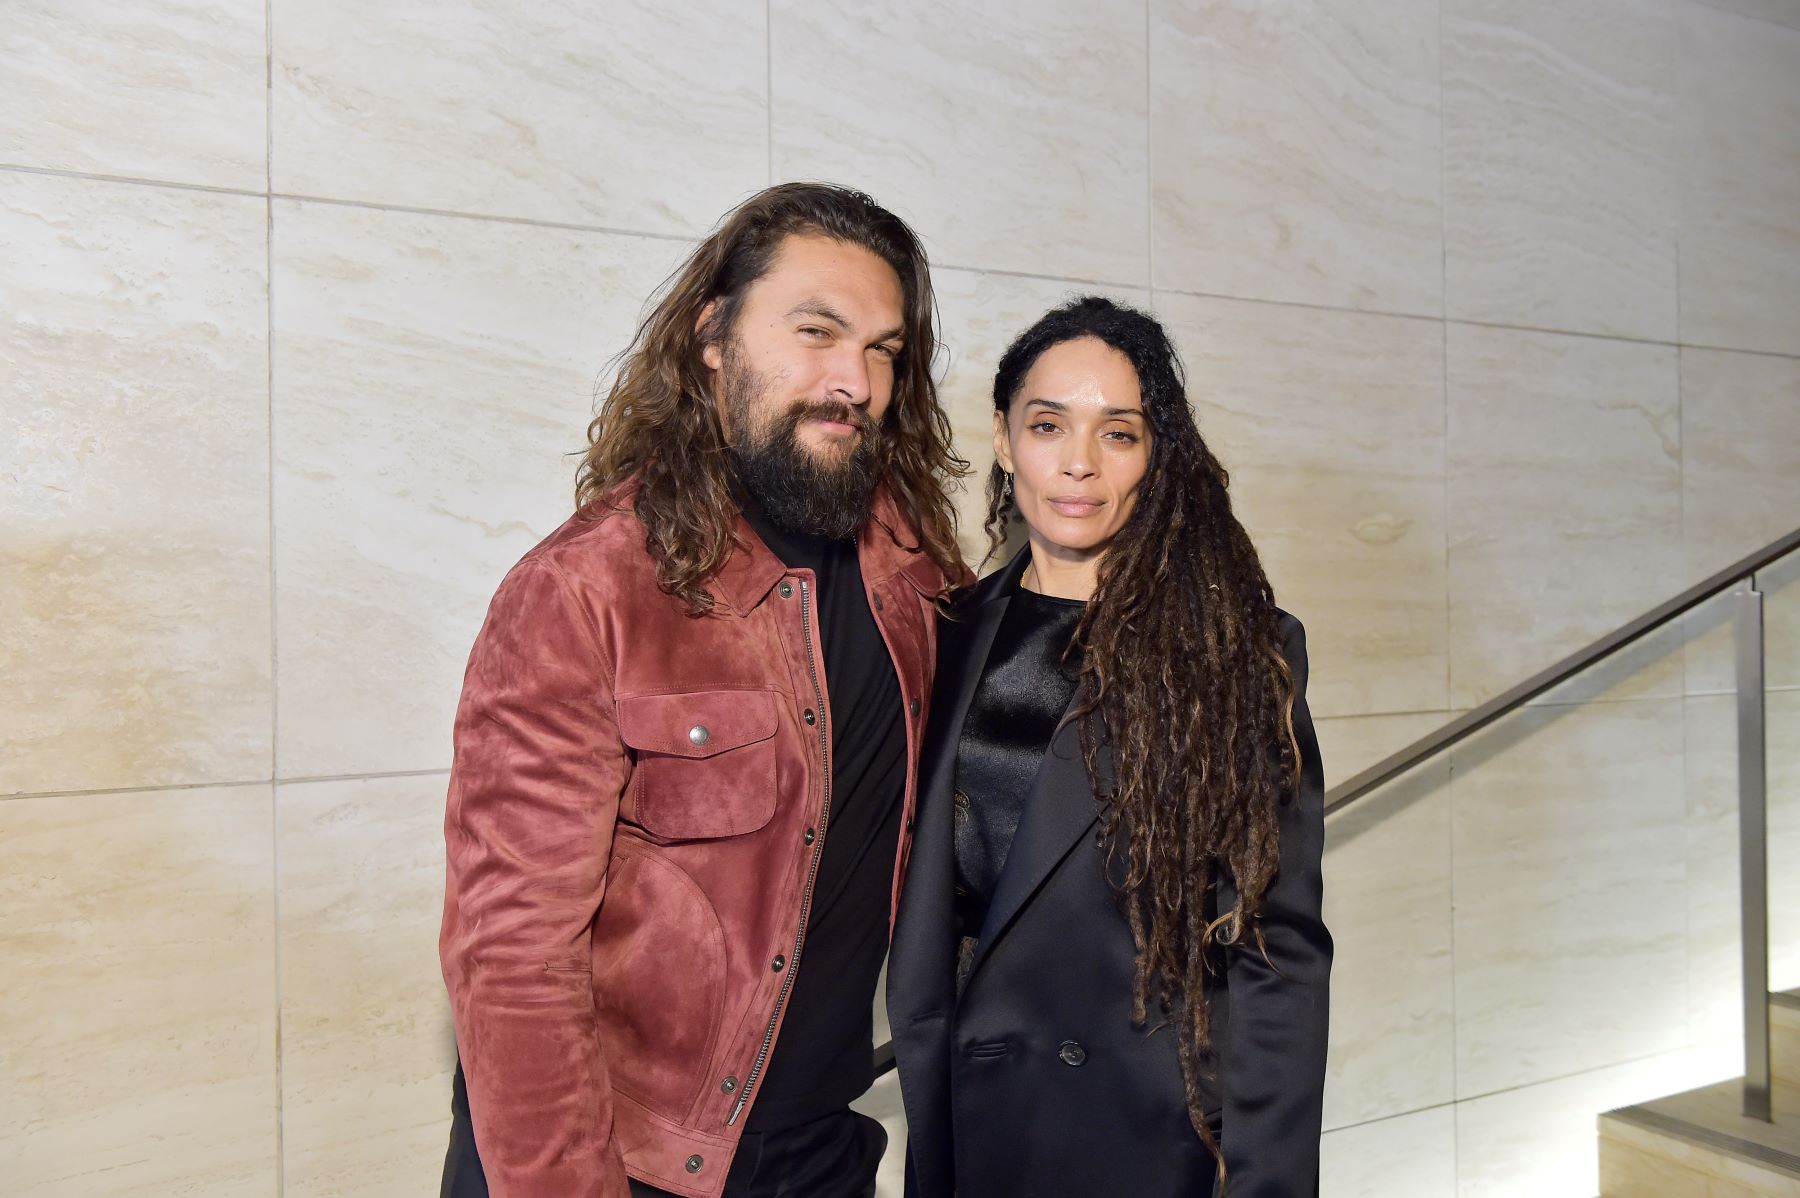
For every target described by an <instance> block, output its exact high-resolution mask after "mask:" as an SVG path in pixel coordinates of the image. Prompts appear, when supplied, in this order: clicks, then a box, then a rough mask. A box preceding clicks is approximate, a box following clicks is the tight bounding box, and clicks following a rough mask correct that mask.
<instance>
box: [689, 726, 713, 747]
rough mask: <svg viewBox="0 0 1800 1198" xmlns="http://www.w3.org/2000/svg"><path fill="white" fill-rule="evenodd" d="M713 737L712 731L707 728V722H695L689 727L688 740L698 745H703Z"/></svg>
mask: <svg viewBox="0 0 1800 1198" xmlns="http://www.w3.org/2000/svg"><path fill="white" fill-rule="evenodd" d="M711 739H712V733H710V732H708V731H707V730H706V725H705V724H695V725H694V726H693V727H692V728H689V729H688V740H690V741H692V742H693V743H694V744H696V745H703V744H705V743H706V742H707V741H709V740H711Z"/></svg>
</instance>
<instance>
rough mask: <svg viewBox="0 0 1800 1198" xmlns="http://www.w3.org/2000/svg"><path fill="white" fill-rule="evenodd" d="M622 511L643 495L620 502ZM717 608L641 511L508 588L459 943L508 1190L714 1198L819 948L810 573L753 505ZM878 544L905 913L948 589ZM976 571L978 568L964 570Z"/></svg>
mask: <svg viewBox="0 0 1800 1198" xmlns="http://www.w3.org/2000/svg"><path fill="white" fill-rule="evenodd" d="M623 501H624V500H622V502H623ZM738 535H739V538H740V540H741V541H742V543H743V546H744V547H742V548H740V549H738V550H737V551H736V552H734V553H733V554H732V556H731V558H730V559H729V560H728V561H727V563H726V565H725V567H724V569H723V570H721V572H720V573H719V575H718V577H717V578H716V579H715V580H714V582H713V584H712V586H711V591H712V594H713V595H714V597H715V599H716V600H717V605H716V607H715V609H714V610H713V612H712V613H710V614H708V615H706V616H703V617H699V618H695V617H692V616H689V615H688V614H687V609H686V607H685V606H684V605H683V604H682V603H681V602H680V601H679V600H678V599H676V598H674V597H673V596H670V595H668V594H666V593H664V592H663V591H662V590H661V589H660V588H659V587H658V586H657V583H656V572H655V565H654V563H653V562H652V560H651V558H650V556H649V555H648V553H647V552H646V551H645V548H644V528H643V525H642V524H641V523H640V522H639V521H638V520H637V518H636V517H635V516H634V515H632V514H631V513H630V511H629V509H628V507H627V510H626V511H624V512H615V513H611V514H608V515H606V516H605V517H604V518H603V519H599V520H584V519H582V518H580V517H576V518H572V519H570V520H569V521H568V522H567V523H566V524H564V525H563V526H562V527H561V528H559V529H558V530H557V531H556V532H554V533H552V534H551V535H550V536H549V537H548V538H546V539H545V540H544V541H543V543H542V544H540V545H538V546H537V547H536V548H535V549H533V550H532V551H531V552H530V553H528V554H526V555H525V557H524V559H523V560H521V561H520V562H519V564H518V565H517V566H515V567H514V568H513V569H512V571H511V572H510V573H509V574H508V575H507V577H506V579H505V581H504V582H502V583H501V585H500V589H499V591H498V592H497V593H496V594H495V596H494V600H493V603H492V605H491V607H490V608H489V610H488V615H487V620H486V623H485V624H484V625H483V626H482V629H481V633H480V635H479V637H478V638H477V639H476V642H475V647H474V650H473V652H472V653H471V655H470V659H469V667H468V673H467V675H466V677H465V679H464V683H463V693H462V702H461V705H460V707H459V708H458V711H457V716H456V752H455V762H454V769H453V771H452V774H451V779H450V794H449V804H448V811H447V814H446V817H445V826H444V834H445V840H446V842H447V850H448V858H449V871H448V880H447V886H446V890H445V895H444V924H443V932H442V936H441V938H440V942H439V950H440V954H441V956H442V961H443V967H444V980H445V982H446V983H447V984H448V986H449V990H450V999H451V1006H452V1010H453V1013H454V1016H455V1021H456V1040H457V1046H458V1048H459V1050H460V1052H461V1054H462V1060H463V1064H464V1068H465V1071H466V1073H467V1075H468V1086H469V1102H470V1108H471V1114H472V1116H473V1119H474V1125H475V1133H476V1139H477V1143H478V1145H479V1148H480V1152H481V1159H482V1163H483V1165H484V1167H485V1169H486V1174H487V1181H488V1185H489V1187H490V1191H491V1193H492V1194H493V1196H494V1198H627V1194H628V1189H627V1185H626V1175H627V1174H628V1173H629V1174H630V1175H631V1176H634V1177H637V1178H640V1179H642V1180H644V1181H647V1182H649V1183H651V1184H652V1185H656V1186H660V1187H661V1188H663V1189H666V1190H670V1191H673V1192H675V1193H677V1194H684V1195H690V1196H692V1198H716V1196H717V1195H718V1194H719V1192H720V1190H721V1188H722V1187H723V1185H724V1182H725V1174H726V1170H727V1168H728V1167H729V1166H730V1163H731V1158H732V1154H733V1153H734V1152H735V1150H736V1148H737V1143H738V1137H739V1135H740V1133H741V1132H742V1130H743V1127H744V1116H745V1114H746V1113H747V1110H748V1107H749V1105H750V1104H752V1103H754V1102H755V1101H756V1091H757V1089H758V1085H759V1081H760V1077H761V1073H762V1069H763V1066H764V1065H765V1063H766V1062H767V1060H768V1058H769V1055H770V1052H771V1051H772V1049H773V1047H774V1044H775V1038H776V1036H777V1035H778V1034H779V1033H780V1030H781V1021H782V1015H783V1012H784V1007H785V999H786V997H787V994H788V990H789V987H790V984H791V982H792V980H793V977H794V971H795V969H796V968H797V967H798V966H799V964H800V958H801V955H802V953H803V948H804V936H805V927H806V918H807V915H808V905H809V903H810V901H811V896H812V882H813V878H814V875H815V873H816V871H817V868H818V862H819V855H820V853H821V851H822V850H823V848H824V844H825V833H826V828H827V825H828V822H829V820H828V810H829V808H828V803H829V799H830V794H829V775H828V773H827V771H826V748H827V746H826V741H825V730H826V728H827V727H828V723H827V719H826V718H823V717H825V716H827V715H828V708H827V706H826V704H827V702H828V700H827V697H826V695H825V687H824V677H825V672H824V665H823V662H822V660H821V651H820V647H819V643H818V635H817V627H816V621H817V612H816V606H815V595H814V590H813V588H814V580H813V577H812V574H811V572H810V571H805V570H789V569H787V568H786V567H785V566H783V564H782V563H781V561H780V560H779V559H777V558H776V557H775V556H774V554H773V553H771V552H770V551H769V550H768V548H767V547H765V546H764V545H763V544H762V543H761V542H760V541H759V540H758V539H757V538H756V536H755V534H753V533H752V532H751V531H750V529H749V526H748V525H746V524H744V523H743V522H742V521H741V520H740V523H739V528H738ZM914 543H916V538H915V537H914V536H913V535H912V532H911V530H910V528H909V527H907V526H906V524H905V523H904V522H903V521H902V520H901V519H900V517H899V514H898V512H897V510H896V508H895V505H894V504H893V502H892V501H891V500H890V499H889V498H888V497H887V496H885V495H882V496H878V498H877V502H876V507H875V516H874V518H873V519H872V520H871V521H870V523H869V525H868V526H867V527H866V528H865V529H864V531H863V533H862V536H861V538H860V546H859V547H860V556H861V561H862V573H863V579H864V585H865V586H866V588H867V590H868V595H869V606H870V610H871V612H872V613H873V614H874V616H875V621H876V623H877V624H878V625H879V626H880V628H881V634H882V637H883V639H884V640H885V641H886V642H887V647H888V651H889V652H890V653H891V654H892V656H893V660H894V666H895V668H896V670H897V672H898V675H899V679H900V687H901V691H902V694H903V696H904V701H905V703H906V705H907V720H906V737H907V749H908V761H907V776H906V791H905V800H904V801H905V814H904V817H903V821H904V822H903V830H902V833H901V838H900V847H899V852H898V855H897V858H896V860H895V863H894V882H893V887H894V889H893V893H894V896H895V900H896V902H897V900H898V896H899V892H900V884H901V880H902V878H903V876H904V871H905V867H906V860H907V856H908V853H909V852H910V849H911V845H912V824H913V798H914V789H915V785H916V779H915V776H914V775H915V773H916V767H917V761H918V744H919V735H920V730H921V729H922V728H923V726H924V722H925V718H926V715H927V712H926V711H925V704H926V701H927V698H928V697H929V695H930V693H931V677H932V671H933V667H934V665H935V662H934V655H935V645H936V624H935V619H934V614H935V609H934V605H933V600H934V598H935V597H936V596H938V595H940V594H941V593H942V592H943V591H944V590H945V589H946V583H947V580H946V579H945V578H944V577H943V575H942V573H941V572H940V571H939V570H938V569H937V567H936V566H935V565H934V564H933V563H932V561H931V559H930V557H929V556H928V555H926V554H925V553H923V552H921V551H919V550H917V549H910V548H907V547H906V546H910V545H912V544H914ZM958 581H961V580H958Z"/></svg>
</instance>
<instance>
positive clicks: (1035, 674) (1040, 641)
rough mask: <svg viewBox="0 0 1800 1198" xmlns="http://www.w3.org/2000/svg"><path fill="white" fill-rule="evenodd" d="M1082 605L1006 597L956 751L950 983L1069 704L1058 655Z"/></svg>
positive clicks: (1071, 687) (964, 969)
mask: <svg viewBox="0 0 1800 1198" xmlns="http://www.w3.org/2000/svg"><path fill="white" fill-rule="evenodd" d="M1086 609H1087V604H1086V603H1083V602H1082V601H1081V600H1079V599H1057V598H1054V597H1052V596H1049V595H1040V594H1038V593H1037V592H1036V591H1028V590H1026V589H1025V588H1024V587H1017V588H1015V589H1014V591H1013V594H1012V598H1011V600H1010V601H1009V602H1008V603H1007V605H1006V614H1005V615H1004V616H1002V617H1001V620H1000V627H999V629H998V630H996V632H995V633H994V644H993V647H992V648H991V649H990V650H989V651H988V657H987V664H986V665H985V666H984V667H983V669H982V671H981V681H980V682H979V683H977V684H976V688H975V695H974V698H973V699H971V700H970V702H969V714H968V716H967V717H966V718H965V719H964V720H963V726H962V737H961V740H960V741H958V743H957V749H956V815H955V832H956V924H957V935H958V938H959V940H960V942H961V951H960V953H959V954H958V956H959V958H960V959H959V962H958V968H957V981H958V984H959V987H960V984H961V982H963V981H965V980H967V973H968V966H969V962H970V960H971V958H972V953H973V951H974V947H975V942H976V938H977V937H978V936H979V935H980V932H981V922H982V920H983V919H985V918H986V917H987V909H988V904H989V903H990V902H991V901H992V900H993V897H994V890H995V887H996V886H997V885H998V883H999V881H1000V871H1001V870H1002V869H1004V868H1005V866H1006V853H1007V850H1008V849H1009V848H1011V847H1012V840H1013V834H1014V833H1016V832H1017V831H1018V830H1019V821H1020V820H1022V819H1023V818H1024V816H1025V802H1026V798H1027V797H1028V796H1029V795H1030V793H1031V783H1032V780H1033V779H1034V778H1036V776H1037V771H1038V765H1039V763H1040V762H1041V761H1042V760H1043V757H1044V751H1045V750H1046V749H1047V748H1049V747H1050V738H1051V736H1052V735H1053V734H1054V733H1055V732H1056V726H1057V724H1058V723H1059V722H1061V720H1062V717H1063V713H1064V712H1065V711H1067V710H1068V707H1069V702H1070V700H1071V699H1073V698H1074V697H1075V679H1074V678H1073V676H1072V669H1073V666H1074V664H1075V663H1074V662H1073V661H1071V662H1070V667H1071V668H1070V670H1065V669H1064V668H1063V665H1062V656H1063V651H1064V650H1065V649H1066V648H1067V647H1068V645H1069V639H1070V637H1072V636H1073V635H1074V632H1075V625H1076V624H1077V623H1079V622H1080V620H1081V614H1082V612H1083V611H1085V610H1086Z"/></svg>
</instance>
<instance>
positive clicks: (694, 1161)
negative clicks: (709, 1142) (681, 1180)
mask: <svg viewBox="0 0 1800 1198" xmlns="http://www.w3.org/2000/svg"><path fill="white" fill-rule="evenodd" d="M705 1163H706V1162H705V1161H704V1160H703V1159H701V1158H700V1157H698V1156H690V1157H688V1158H687V1171H688V1172H689V1173H698V1172H700V1166H701V1165H704V1164H705Z"/></svg>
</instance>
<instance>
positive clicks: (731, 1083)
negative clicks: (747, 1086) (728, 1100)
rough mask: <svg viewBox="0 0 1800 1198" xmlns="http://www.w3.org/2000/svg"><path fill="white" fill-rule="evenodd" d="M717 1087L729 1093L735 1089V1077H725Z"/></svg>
mask: <svg viewBox="0 0 1800 1198" xmlns="http://www.w3.org/2000/svg"><path fill="white" fill-rule="evenodd" d="M719 1089H721V1090H723V1091H725V1093H727V1094H729V1093H731V1092H732V1091H733V1090H735V1089H737V1078H735V1077H728V1078H726V1079H725V1080H724V1081H722V1082H720V1083H719Z"/></svg>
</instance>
